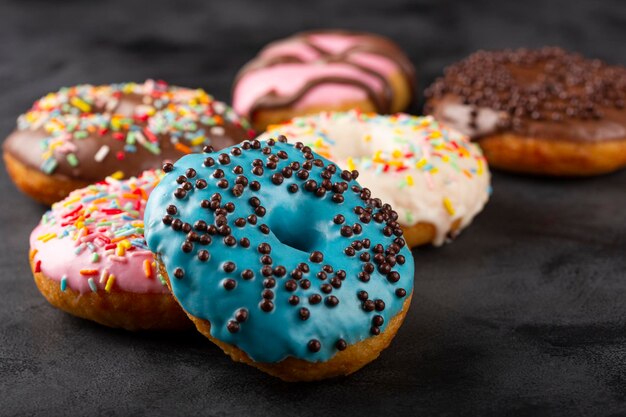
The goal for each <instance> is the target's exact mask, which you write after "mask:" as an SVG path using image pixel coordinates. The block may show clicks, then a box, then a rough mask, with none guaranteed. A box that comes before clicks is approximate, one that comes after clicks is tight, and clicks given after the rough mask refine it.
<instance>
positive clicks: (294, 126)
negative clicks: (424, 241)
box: [259, 111, 491, 246]
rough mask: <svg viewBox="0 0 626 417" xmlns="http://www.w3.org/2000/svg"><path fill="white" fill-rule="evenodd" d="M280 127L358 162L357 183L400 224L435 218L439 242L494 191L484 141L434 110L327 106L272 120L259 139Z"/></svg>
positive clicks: (343, 160)
mask: <svg viewBox="0 0 626 417" xmlns="http://www.w3.org/2000/svg"><path fill="white" fill-rule="evenodd" d="M277 135H285V136H286V137H287V138H288V140H289V141H290V142H292V143H294V142H298V141H299V142H302V143H304V144H305V145H308V146H310V147H311V148H312V149H313V151H315V152H317V153H318V154H320V155H322V156H324V157H326V158H328V159H330V160H331V161H333V162H335V163H336V164H337V165H338V166H339V167H340V168H342V169H348V170H353V169H356V170H358V171H359V178H358V181H359V183H360V184H361V185H362V186H364V187H367V188H369V189H370V190H371V191H372V196H373V197H377V198H380V199H381V200H382V201H383V202H385V203H389V204H390V205H391V206H392V207H393V208H394V209H395V210H396V211H397V212H398V214H399V219H398V222H399V223H400V224H401V225H402V226H403V227H409V226H413V225H415V224H417V223H429V224H432V225H434V226H435V228H436V237H435V239H434V241H433V242H432V243H433V244H434V245H436V246H440V245H442V244H443V243H444V242H445V240H446V236H448V235H449V232H450V230H451V228H452V225H453V223H455V222H457V221H460V227H459V229H458V230H457V232H458V231H460V230H461V229H463V228H464V227H466V226H467V225H469V224H470V223H471V221H472V219H473V218H474V217H475V216H476V214H478V213H479V212H480V211H481V210H482V208H483V207H484V205H485V203H486V202H487V200H488V198H489V195H490V193H491V187H490V173H489V168H488V166H487V162H486V161H485V158H484V157H483V155H482V152H481V150H480V148H479V147H478V146H477V145H476V144H474V143H471V142H470V140H469V139H468V138H467V136H464V135H463V134H461V133H459V132H457V131H455V130H452V129H449V128H447V127H445V126H443V125H441V124H440V123H438V122H437V121H436V120H435V119H434V118H432V117H430V116H427V117H417V116H411V115H408V114H402V113H399V114H396V115H392V116H381V115H376V114H365V113H360V112H357V111H351V112H345V113H328V112H324V113H320V114H318V115H314V116H307V117H297V118H294V119H292V120H291V121H290V122H289V123H285V124H281V125H274V126H270V127H269V128H268V130H267V131H266V132H265V133H263V134H262V135H261V136H259V139H268V138H270V137H276V136H277Z"/></svg>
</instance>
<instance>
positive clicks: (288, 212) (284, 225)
mask: <svg viewBox="0 0 626 417" xmlns="http://www.w3.org/2000/svg"><path fill="white" fill-rule="evenodd" d="M294 202H295V200H294ZM321 214H322V213H321V212H319V211H316V210H314V209H313V210H310V209H308V208H302V207H298V206H296V205H295V204H294V205H285V206H282V207H274V208H273V209H272V212H271V218H270V219H268V220H269V221H268V224H269V226H270V230H271V231H272V234H273V235H274V236H275V237H276V239H278V240H279V241H280V243H281V244H282V245H285V246H289V247H290V248H292V249H295V250H297V251H300V252H304V253H307V254H309V253H311V252H313V251H315V250H322V249H323V247H324V242H325V241H326V239H327V237H326V236H327V232H328V231H327V230H326V228H327V227H325V226H324V225H325V224H327V223H328V221H324V219H322V218H319V216H320V215H321ZM307 256H308V255H307Z"/></svg>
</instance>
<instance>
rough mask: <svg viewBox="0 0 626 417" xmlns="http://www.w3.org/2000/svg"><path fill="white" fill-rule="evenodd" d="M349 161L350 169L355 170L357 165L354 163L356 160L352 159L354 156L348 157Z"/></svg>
mask: <svg viewBox="0 0 626 417" xmlns="http://www.w3.org/2000/svg"><path fill="white" fill-rule="evenodd" d="M347 163H348V171H354V170H355V169H356V165H354V161H353V160H352V158H348V160H347Z"/></svg>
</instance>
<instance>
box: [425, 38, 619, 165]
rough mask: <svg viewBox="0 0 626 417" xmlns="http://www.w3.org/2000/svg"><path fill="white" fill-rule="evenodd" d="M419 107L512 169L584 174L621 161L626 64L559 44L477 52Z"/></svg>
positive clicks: (441, 81) (434, 87)
mask: <svg viewBox="0 0 626 417" xmlns="http://www.w3.org/2000/svg"><path fill="white" fill-rule="evenodd" d="M425 94H426V98H427V102H426V106H425V113H430V114H432V115H434V116H435V117H436V118H437V119H439V120H440V121H441V122H443V123H446V124H448V125H449V126H451V127H454V128H456V129H457V130H459V131H461V132H463V133H465V134H467V135H469V136H470V137H472V138H473V139H474V140H476V141H478V142H479V144H480V145H481V147H483V150H484V152H485V156H486V157H487V159H488V161H489V163H490V164H491V165H492V166H493V167H496V168H502V169H506V170H510V171H516V172H525V173H534V174H547V175H565V176H583V175H594V174H601V173H606V172H611V171H614V170H616V169H619V168H621V167H623V166H624V165H626V109H625V108H624V105H625V101H626V68H623V67H618V66H610V65H607V64H605V63H603V62H601V61H599V60H590V59H586V58H584V57H582V56H580V55H578V54H574V53H569V52H566V51H564V50H562V49H559V48H542V49H538V50H528V49H519V50H515V51H510V50H505V51H491V52H486V51H480V52H477V53H475V54H473V55H471V56H469V57H468V58H466V59H464V60H463V61H460V62H458V63H456V64H454V65H452V66H450V67H449V68H447V69H446V71H445V75H444V76H443V77H441V78H439V79H437V80H436V81H435V83H433V84H432V85H431V86H430V87H429V88H428V89H427V90H426V92H425Z"/></svg>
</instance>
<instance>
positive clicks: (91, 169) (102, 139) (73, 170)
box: [3, 84, 250, 182]
mask: <svg viewBox="0 0 626 417" xmlns="http://www.w3.org/2000/svg"><path fill="white" fill-rule="evenodd" d="M139 86H141V85H139ZM161 86H162V88H167V89H169V90H171V91H185V92H189V91H191V90H186V89H180V88H178V87H169V86H165V87H163V86H164V84H161ZM93 88H96V89H97V88H100V87H93ZM201 94H203V95H206V93H204V92H201ZM106 98H107V99H106V100H100V101H98V100H96V101H95V102H94V104H93V105H92V109H91V110H90V112H89V114H103V115H107V117H108V115H120V116H124V117H128V118H133V117H134V116H135V115H136V111H137V109H138V107H139V106H141V105H149V104H151V103H153V101H155V100H158V99H154V98H153V97H151V96H150V94H137V93H134V92H131V93H121V92H114V93H112V94H110V95H107V97H106ZM218 103H219V102H215V101H212V99H211V101H210V102H209V103H206V104H202V106H205V107H206V108H202V109H201V110H202V111H200V113H203V112H205V111H207V110H209V109H211V110H209V111H210V112H211V113H212V114H217V113H213V112H214V110H215V105H216V104H217V106H218V107H220V108H221V107H223V108H226V109H227V111H232V110H230V109H229V108H227V107H226V106H225V105H224V104H222V103H219V104H218ZM37 105H38V103H35V105H34V106H33V109H31V111H33V110H39V111H40V109H37ZM170 105H172V104H171V103H170ZM174 105H175V104H174ZM65 110H66V111H60V112H59V111H55V112H51V114H50V115H46V116H45V119H46V120H50V119H51V118H53V117H54V118H56V119H59V120H65V118H66V117H68V116H71V115H70V112H72V111H74V112H75V110H76V109H75V108H72V109H70V110H68V109H67V108H66V109H65ZM52 113H53V114H52ZM74 114H75V113H74ZM84 114H86V113H85V112H82V113H81V115H84ZM22 117H24V115H23V116H22ZM197 124H198V126H199V128H206V129H203V131H204V135H205V139H204V141H203V142H202V144H201V146H202V145H206V144H210V145H211V146H213V148H214V149H216V150H219V149H222V148H224V147H227V146H231V145H233V144H236V143H238V142H240V141H241V140H243V139H246V138H248V137H250V130H249V128H248V123H247V121H245V120H239V119H236V120H234V121H228V120H226V118H225V117H224V123H223V124H221V125H219V127H221V128H223V134H215V133H213V132H212V131H211V129H210V128H208V126H205V125H203V124H202V123H200V122H198V123H197ZM146 126H148V121H147V120H141V119H137V118H134V120H133V124H132V128H133V129H139V130H140V131H142V130H143V129H145V128H146ZM115 133H119V132H114V131H113V130H111V129H109V130H108V131H106V132H105V131H98V129H95V130H94V131H92V132H90V133H89V134H88V135H87V137H85V138H84V139H71V140H70V141H71V142H72V143H73V144H74V145H76V148H75V150H74V151H73V152H72V153H73V154H74V155H75V156H76V158H77V160H78V164H77V165H76V166H72V165H71V164H70V163H69V162H68V160H67V159H66V157H65V155H63V154H60V153H58V152H55V153H54V154H53V158H54V159H55V160H56V163H57V164H58V165H57V166H56V168H55V169H54V172H53V173H51V175H54V176H57V177H60V178H72V179H77V180H81V181H86V182H94V181H98V180H101V179H103V178H104V177H106V176H107V175H110V174H112V173H114V172H116V171H122V172H123V173H124V174H125V176H127V177H128V176H131V175H138V174H139V173H141V172H142V171H144V170H147V169H155V168H159V167H160V166H161V165H162V163H163V161H166V160H172V161H174V160H177V159H178V158H180V157H181V156H182V155H184V152H182V151H181V150H179V149H177V148H176V147H175V145H174V143H173V141H172V137H171V135H170V134H168V133H155V134H154V136H155V137H156V138H157V139H158V145H159V148H160V153H159V154H154V153H152V152H150V151H148V150H147V149H145V148H143V147H142V146H139V145H138V146H136V151H135V152H125V145H126V141H125V140H119V139H116V138H115V137H114V134H115ZM220 133H222V132H220ZM51 135H52V134H51V132H50V130H49V129H47V128H46V127H45V124H44V123H34V124H33V123H30V124H21V125H20V126H18V128H17V129H15V130H14V131H13V132H12V133H11V134H10V135H9V137H8V138H7V139H6V141H5V142H4V144H3V149H4V151H5V152H8V153H10V154H11V155H12V156H13V157H14V158H16V159H18V160H19V161H20V162H22V163H23V164H25V165H27V166H28V167H30V168H33V169H37V170H39V169H40V167H41V165H42V162H43V161H44V160H45V158H44V156H43V155H44V153H45V152H46V149H44V147H43V146H42V143H45V141H46V140H47V139H48V138H50V137H51ZM118 137H119V136H118ZM180 142H181V143H182V144H185V146H187V147H189V148H192V145H190V142H189V140H187V139H186V138H184V137H181V139H180ZM105 145H106V146H108V147H109V152H108V154H107V156H106V157H105V158H104V159H102V160H101V161H100V162H98V161H96V160H95V155H96V153H97V152H98V151H99V150H100V149H101V148H102V147H103V146H105ZM201 146H200V148H201ZM196 147H197V146H194V147H193V148H194V149H195V148H196ZM118 153H123V158H121V159H119V158H118V157H117V155H118Z"/></svg>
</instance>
